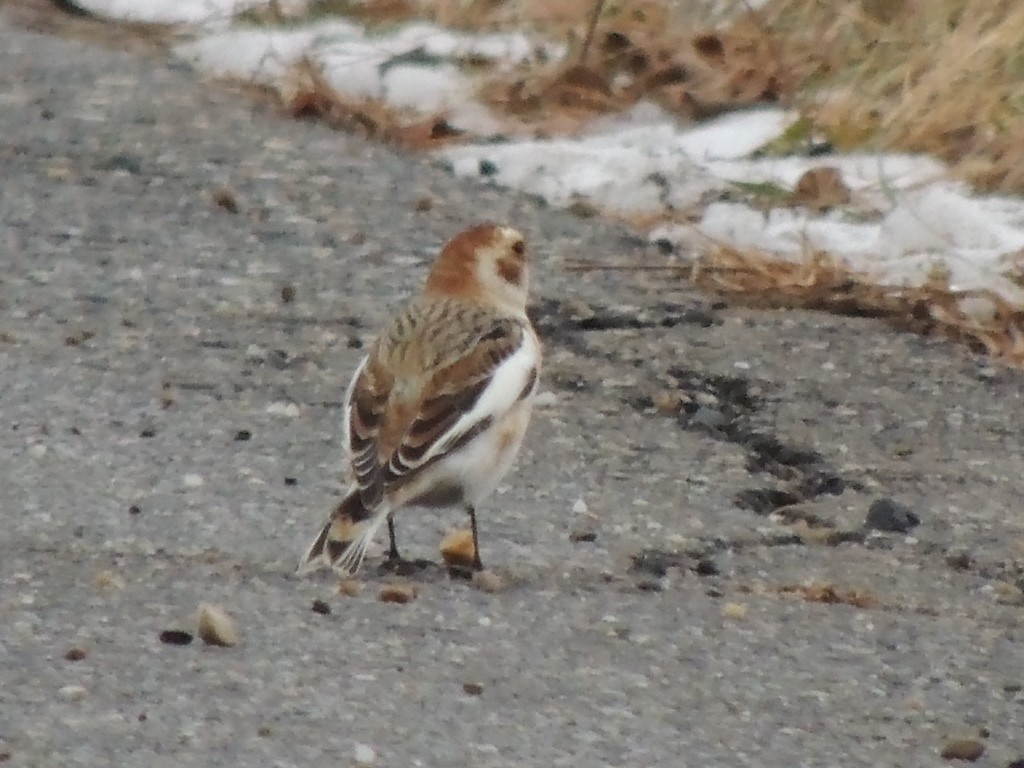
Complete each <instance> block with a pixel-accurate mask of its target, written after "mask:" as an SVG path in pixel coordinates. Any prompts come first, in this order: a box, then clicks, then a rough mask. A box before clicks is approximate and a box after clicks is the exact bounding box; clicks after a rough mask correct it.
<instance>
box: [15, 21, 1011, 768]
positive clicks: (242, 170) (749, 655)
mask: <svg viewBox="0 0 1024 768" xmlns="http://www.w3.org/2000/svg"><path fill="white" fill-rule="evenodd" d="M2 18H3V17H2V16H0V168H2V171H0V264H2V271H0V456H2V457H3V458H2V463H0V481H2V487H3V493H2V496H0V522H2V524H3V528H2V531H3V533H2V534H0V755H2V756H3V757H2V758H0V759H3V760H6V761H7V762H9V763H10V764H11V765H16V766H111V765H116V766H163V765H167V766H171V765H174V766H180V765H194V766H204V765H219V766H234V765H265V766H309V765H314V764H330V765H353V764H355V762H356V760H357V757H358V758H361V759H366V760H372V762H373V764H375V765H381V766H431V767H448V766H456V765H460V766H481V767H482V766H503V767H507V766H586V767H588V768H590V767H592V766H681V765H686V766H708V765H714V766H853V765H873V766H878V765H892V766H934V765H936V764H939V763H940V762H942V760H941V758H940V757H939V753H940V750H942V749H943V747H944V746H946V745H947V744H948V743H949V741H950V740H951V739H957V738H967V739H973V740H976V741H977V742H978V743H979V744H981V745H982V746H983V747H984V748H985V749H984V754H983V755H982V756H981V758H980V760H979V761H978V763H977V764H978V765H983V766H1000V767H1001V768H1002V767H1003V766H1007V765H1008V764H1010V763H1011V761H1013V760H1017V759H1021V758H1024V692H1022V686H1024V645H1022V633H1024V630H1022V618H1024V600H1022V598H1021V590H1020V587H1021V586H1022V580H1024V575H1022V574H1024V511H1022V501H1021V500H1022V498H1024V472H1022V469H1024V463H1022V456H1021V436H1022V434H1024V432H1022V430H1024V408H1022V391H1024V376H1022V375H1021V374H1020V373H1017V372H1014V371H1006V370H1002V369H998V368H995V367H992V366H990V365H989V364H988V363H987V362H986V361H985V360H981V359H977V358H973V357H971V356H969V355H968V354H966V353H965V352H964V351H963V350H961V349H960V348H957V347H953V346H951V345H948V344H945V343H942V342H937V341H930V340H926V339H922V338H919V337H913V336H906V335H900V334H896V333H893V332H891V331H889V330H887V329H886V328H884V327H883V326H881V325H879V324H877V323H875V322H873V321H870V320H855V319H842V318H835V317H829V316H824V315H816V314H804V313H795V312H790V313H781V312H780V313H773V312H754V311H747V310H742V309H737V308H730V307H725V306H722V305H719V304H716V303H715V302H714V301H713V299H712V298H710V297H707V296H702V295H700V294H697V293H695V292H693V291H692V290H691V289H690V288H689V287H688V286H687V285H686V284H684V283H681V282H678V281H676V280H675V279H674V278H672V277H671V276H669V277H666V276H665V275H664V274H653V273H649V272H640V273H622V272H595V273H584V274H580V273H574V272H571V271H569V270H568V269H567V265H568V264H569V263H571V262H572V261H573V260H576V259H578V258H579V257H581V256H586V257H588V258H593V259H597V260H601V261H623V260H635V261H636V262H637V263H638V264H645V263H657V262H658V261H659V260H661V259H662V258H663V257H662V256H660V255H659V254H657V253H656V252H654V251H652V250H651V249H649V248H647V247H646V246H643V245H642V244H640V243H639V242H638V241H637V240H636V239H635V238H634V237H632V236H631V235H630V234H629V233H627V232H625V231H623V230H621V229H618V228H616V227H615V226H613V225H611V224H607V223H601V222H597V221H594V220H580V219H577V218H573V217H572V216H570V215H568V214H566V213H561V212H555V211H551V210H546V209H545V208H544V207H543V206H541V205H539V204H537V203H536V202H535V201H532V200H529V199H527V198H524V197H521V196H515V195H511V194H507V193H504V192H500V191H497V190H492V189H489V188H487V187H484V186H474V185H471V184H465V183H461V182H457V181H456V180H454V179H453V178H451V177H450V176H449V175H448V174H447V173H446V172H445V171H444V169H443V168H440V167H437V166H436V165H435V164H432V163H431V162H430V161H428V160H427V159H424V158H423V157H417V156H410V155H404V154H400V153H397V152H394V151H391V150H389V149H386V148H382V147H379V146H374V145H372V144H368V143H366V142H364V141H361V140H358V139H356V138H353V137H349V136H345V135H342V134H338V133H334V132H331V131H329V130H327V129H325V128H323V127H320V126H317V125H314V124H309V123H302V122H294V121H291V120H289V119H286V118H284V117H281V116H279V115H276V114H274V113H273V111H272V110H270V109H269V108H267V107H265V106H262V107H261V106H259V105H255V104H254V103H253V102H252V101H251V100H249V99H248V98H246V97H245V96H243V95H241V94H237V93H233V92H231V91H229V90H227V89H225V88H223V87H220V86H214V85H210V84H203V83H201V82H199V81H198V79H197V77H196V76H195V75H194V74H193V73H190V72H188V71H185V70H184V69H182V68H181V67H178V66H173V65H170V64H168V63H167V62H166V61H165V59H164V57H162V56H159V55H149V56H145V55H141V54H138V53H134V54H130V53H124V52H117V51H112V50H108V49H105V48H101V47H98V46H96V45H91V44H85V43H82V42H75V41H73V40H68V39H62V38H57V37H46V36H41V35H37V34H34V33H30V32H28V31H25V30H23V29H20V28H17V27H14V26H12V25H10V24H9V23H6V22H3V21H2ZM221 187H224V188H227V189H229V190H230V191H231V195H232V196H233V197H234V199H235V200H236V201H237V212H235V213H232V212H230V211H228V210H226V209H225V208H224V207H222V206H218V205H216V204H214V203H213V202H212V197H213V195H214V192H215V191H216V190H217V189H219V188H221ZM427 198H429V200H430V201H431V203H432V204H431V205H429V206H426V205H423V204H419V203H420V201H422V200H424V199H427ZM425 207H426V208H429V209H428V210H421V209H423V208H425ZM481 218H495V219H500V220H505V221H508V222H510V223H513V224H514V225H516V226H517V227H519V228H521V229H522V230H523V231H525V232H526V233H528V236H529V238H530V240H531V243H532V245H533V249H534V251H535V253H536V256H537V262H538V269H537V272H538V274H537V285H536V289H535V297H536V300H535V316H536V318H537V322H538V326H539V328H540V330H541V334H542V337H543V338H544V341H545V344H546V349H547V355H548V358H547V359H548V362H547V368H546V370H545V374H544V390H545V392H546V394H545V396H544V401H543V404H542V407H541V408H540V409H539V410H538V412H537V414H536V417H535V421H534V424H533V425H532V428H531V431H530V433H529V435H528V437H527V443H526V446H525V450H524V453H523V455H522V457H521V460H520V462H519V465H518V468H517V471H516V472H515V473H514V474H513V475H511V476H510V477H509V479H508V480H507V482H506V483H505V486H504V487H503V488H502V489H501V490H500V492H499V494H497V495H496V496H495V497H494V498H493V499H492V500H491V501H490V502H489V503H488V504H486V505H485V506H484V507H483V508H482V509H481V510H480V519H481V525H482V531H481V536H482V544H483V556H484V560H485V563H487V564H488V566H489V567H490V568H491V569H492V570H493V571H494V572H495V573H497V574H498V575H499V576H501V577H502V578H503V579H504V582H505V587H504V588H503V589H502V590H500V591H498V592H497V593H494V594H492V593H487V592H484V591H482V590H480V589H477V588H475V587H473V586H471V585H469V584H467V583H465V582H463V581H460V580H452V579H449V578H448V577H447V576H446V575H445V574H444V573H443V572H442V571H441V569H440V568H439V567H430V568H426V569H425V570H423V571H422V572H419V573H417V574H415V575H414V576H413V577H411V578H412V580H413V581H414V582H415V583H416V585H417V587H418V590H419V592H418V597H417V598H416V599H415V600H413V601H412V602H410V603H408V604H406V605H396V604H388V603H383V602H380V601H379V600H378V599H377V595H378V591H379V589H380V586H381V585H382V584H384V583H387V582H388V581H389V580H391V579H392V578H393V577H392V576H390V575H388V574H382V573H379V572H378V569H377V561H376V560H375V559H374V558H371V559H370V561H369V562H368V564H367V567H366V568H365V570H364V573H363V588H362V591H361V593H360V594H359V595H357V596H355V597H345V596H343V595H341V594H338V592H337V589H336V584H335V581H334V579H333V578H331V577H329V576H327V575H325V576H323V577H321V578H313V579H298V578H296V577H295V576H294V575H293V570H294V567H295V565H296V563H297V559H298V557H299V555H300V554H301V551H302V549H303V547H304V546H305V545H306V544H307V543H308V540H309V537H310V536H312V535H313V533H314V532H315V531H316V529H317V526H318V525H319V524H320V522H321V520H322V518H323V515H324V514H325V512H326V510H327V509H328V508H329V506H330V504H331V501H332V499H334V498H335V497H336V494H337V493H338V491H339V489H340V488H341V485H342V472H341V463H340V461H341V446H340V441H339V434H338V433H339V410H338V408H339V401H340V399H341V396H342V391H343V388H344V385H345V384H346V382H347V379H348V375H349V373H350V371H351V370H352V367H353V366H354V364H355V363H356V362H357V360H358V357H359V355H360V349H359V346H360V345H361V344H364V343H366V342H367V341H368V340H369V339H370V338H371V336H372V333H373V330H374V328H376V327H377V326H378V324H379V323H380V322H382V320H383V319H384V318H385V317H386V315H387V313H388V312H389V311H390V309H392V308H393V307H394V306H396V305H397V304H398V303H399V302H400V301H401V300H402V299H403V297H404V296H405V295H406V294H407V293H408V292H409V291H411V290H413V289H414V288H415V287H416V286H417V285H418V284H419V282H420V280H421V279H422V277H423V273H424V269H425V267H426V265H427V264H428V263H429V261H430V259H431V256H432V254H433V253H434V251H435V249H436V248H437V246H438V245H439V243H440V242H441V241H442V240H444V239H445V238H446V237H448V236H449V235H450V234H452V233H453V232H455V231H457V230H458V229H460V228H462V227H463V226H465V225H467V224H469V223H471V222H474V221H476V220H479V219H481ZM286 286H290V287H291V289H293V290H294V298H293V300H292V301H290V302H286V301H284V300H283V298H282V289H283V288H285V287H286ZM286 293H288V291H286ZM246 437H248V439H244V438H246ZM882 498H889V499H892V500H895V501H896V502H898V503H901V504H905V505H907V506H908V507H909V508H910V510H911V511H912V512H913V513H914V514H916V515H917V516H918V518H919V519H920V525H918V526H917V527H914V528H913V529H912V530H909V531H908V532H905V533H889V534H879V533H872V534H865V532H864V531H863V529H862V527H861V526H862V523H863V521H864V519H865V516H866V514H867V510H868V508H869V506H870V505H871V503H872V502H874V501H876V500H878V499H882ZM580 500H582V502H580ZM463 524H464V520H463V519H462V517H461V515H459V514H458V513H456V512H452V513H447V514H434V513H421V512H419V511H415V510H413V511H410V512H409V513H408V514H406V515H404V516H403V517H401V518H400V519H399V536H400V543H401V544H403V546H404V548H405V550H406V552H407V553H408V554H409V555H415V556H417V557H426V558H430V559H433V560H437V559H438V552H437V545H438V542H439V540H440V538H441V537H442V536H443V534H444V533H445V531H447V530H449V529H451V528H452V527H455V526H461V525H463ZM638 564H639V567H638ZM314 600H322V601H324V602H325V603H326V604H327V606H328V608H329V609H330V613H329V614H322V613H317V612H315V611H313V610H312V608H311V606H312V604H313V601H314ZM200 602H212V603H217V604H220V605H222V606H223V607H224V608H225V610H226V611H227V612H228V613H229V614H230V615H231V616H232V618H233V619H234V621H235V623H236V625H237V628H238V631H239V634H240V636H241V643H240V644H239V645H238V646H236V647H234V648H214V647H206V646H203V645H202V644H201V643H199V641H198V640H197V641H195V642H194V643H193V644H191V645H187V646H175V645H169V644H166V643H163V642H161V640H160V633H161V632H162V631H164V630H167V629H174V628H182V629H188V630H190V631H194V616H195V612H196V608H197V606H198V605H199V603H200ZM69 652H70V653H69ZM69 655H70V657H71V658H68V656H69ZM80 656H84V658H77V657H80ZM467 684H468V685H467ZM467 689H468V690H467Z"/></svg>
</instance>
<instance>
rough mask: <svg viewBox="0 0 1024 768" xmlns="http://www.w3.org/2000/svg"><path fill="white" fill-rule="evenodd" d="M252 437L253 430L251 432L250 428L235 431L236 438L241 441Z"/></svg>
mask: <svg viewBox="0 0 1024 768" xmlns="http://www.w3.org/2000/svg"><path fill="white" fill-rule="evenodd" d="M251 439H252V432H250V431H249V430H248V429H240V430H238V431H237V432H235V440H238V441H239V442H243V441H245V440H251Z"/></svg>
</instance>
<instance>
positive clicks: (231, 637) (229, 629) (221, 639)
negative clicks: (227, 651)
mask: <svg viewBox="0 0 1024 768" xmlns="http://www.w3.org/2000/svg"><path fill="white" fill-rule="evenodd" d="M199 637H200V639H201V640H202V641H203V642H204V643H206V644H207V645H216V646H220V647H221V648H230V647H231V646H233V645H238V633H237V632H236V631H235V625H234V622H232V621H231V617H230V616H228V615H227V613H226V612H225V611H224V609H223V608H221V607H219V606H216V605H209V604H207V603H203V604H201V605H200V606H199Z"/></svg>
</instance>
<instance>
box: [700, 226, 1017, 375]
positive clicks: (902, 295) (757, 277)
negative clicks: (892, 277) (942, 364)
mask: <svg viewBox="0 0 1024 768" xmlns="http://www.w3.org/2000/svg"><path fill="white" fill-rule="evenodd" d="M691 279H692V280H693V282H694V283H695V284H696V285H698V286H699V287H701V288H704V289H706V290H710V291H713V292H715V293H717V294H719V295H721V296H723V297H725V298H728V299H729V300H731V301H733V302H736V303H740V304H743V305H746V306H750V307H756V308H761V309H812V310H824V311H826V312H831V313H833V314H838V315H847V316H852V317H872V318H878V319H881V320H883V321H885V322H886V323H888V324H890V325H891V326H893V327H895V328H897V329H899V330H904V331H912V332H915V333H921V334H925V335H929V336H940V337H944V338H948V339H952V340H954V341H957V342H959V343H962V344H965V345H967V346H968V347H969V348H970V349H972V350H973V351H976V352H981V353H985V354H987V355H990V356H991V357H993V358H995V359H997V360H1000V361H1001V362H1004V363H1006V364H1008V365H1013V366H1016V367H1024V310H1022V309H1020V308H1017V307H1014V306H1012V305H1011V304H1009V303H1008V302H1007V301H1006V300H1005V299H1003V298H1002V297H1001V296H999V295H998V294H996V293H994V292H992V291H955V290H953V289H951V288H950V287H949V281H948V279H947V277H946V276H945V275H942V274H939V273H936V274H935V275H934V276H933V278H932V279H931V280H930V281H929V282H928V283H927V284H925V285H922V286H918V287H893V286H884V285H878V284H876V283H873V282H869V281H868V278H866V277H865V276H864V275H861V274H858V273H856V272H853V271H852V270H850V269H849V268H848V267H846V266H845V265H843V264H841V263H839V262H838V261H836V260H835V259H833V258H832V257H830V256H828V255H826V254H824V253H814V254H811V255H810V256H809V257H808V258H807V259H806V260H805V261H803V262H799V263H797V262H791V261H786V260H783V259H780V258H778V257H777V256H775V255H774V254H771V253H766V252H763V251H754V250H739V249H736V248H732V247H729V246H724V245H717V246H715V247H713V248H712V249H711V250H710V252H709V253H708V254H707V255H706V256H704V257H703V258H702V259H701V260H700V261H698V263H697V264H696V265H695V266H694V267H693V268H692V273H691ZM968 303H973V305H974V306H968ZM979 306H981V307H982V308H983V311H977V310H978V309H979ZM984 310H988V311H987V312H986V311H984Z"/></svg>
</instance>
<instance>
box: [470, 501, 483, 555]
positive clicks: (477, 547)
mask: <svg viewBox="0 0 1024 768" xmlns="http://www.w3.org/2000/svg"><path fill="white" fill-rule="evenodd" d="M466 511H467V512H468V513H469V527H470V528H471V529H472V531H473V570H474V571H482V570H483V569H484V564H483V563H482V562H481V561H480V538H479V536H477V533H476V510H475V509H474V508H473V505H472V504H467V505H466Z"/></svg>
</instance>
